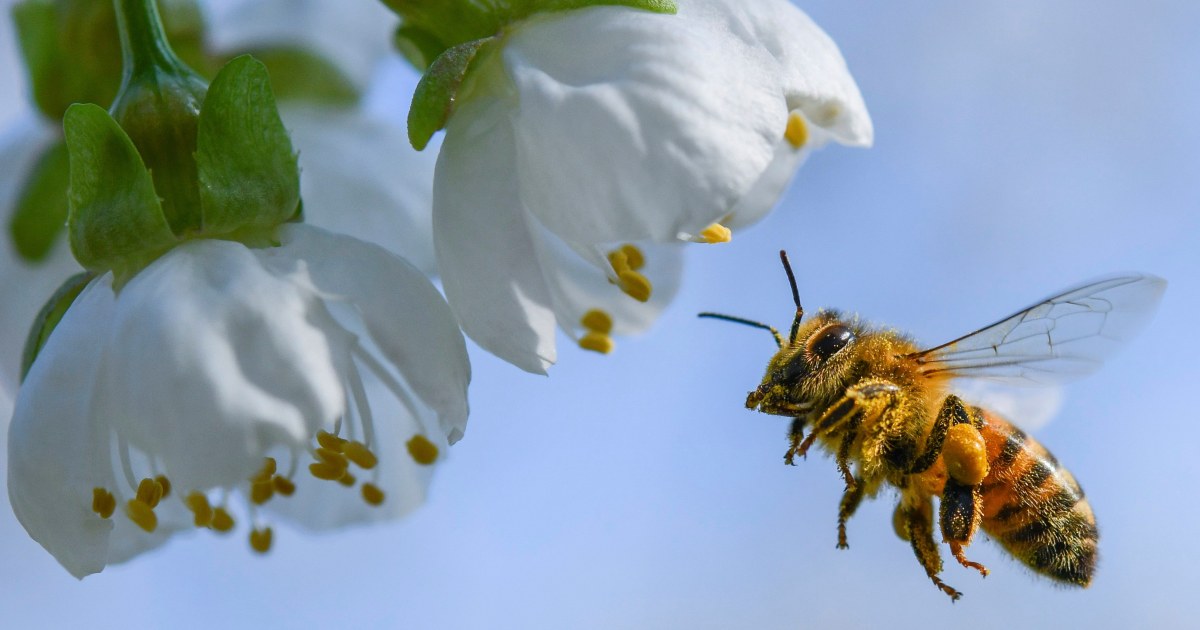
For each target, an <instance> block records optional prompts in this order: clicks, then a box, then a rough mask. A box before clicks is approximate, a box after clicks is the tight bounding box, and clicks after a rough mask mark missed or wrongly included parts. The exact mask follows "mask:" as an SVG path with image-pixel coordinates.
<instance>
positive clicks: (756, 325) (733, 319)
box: [698, 313, 783, 348]
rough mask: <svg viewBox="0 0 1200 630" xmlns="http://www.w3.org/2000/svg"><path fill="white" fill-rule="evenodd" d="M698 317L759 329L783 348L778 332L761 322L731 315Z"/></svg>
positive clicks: (702, 315) (712, 314)
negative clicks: (768, 333) (764, 331)
mask: <svg viewBox="0 0 1200 630" xmlns="http://www.w3.org/2000/svg"><path fill="white" fill-rule="evenodd" d="M698 317H707V318H709V319H720V320H724V321H727V322H733V323H735V324H743V325H746V326H750V327H752V328H761V329H763V330H766V331H769V332H770V333H771V335H772V336H774V337H775V343H776V345H778V346H779V347H780V348H782V347H783V337H780V336H779V331H778V330H775V327H774V326H770V325H767V324H764V323H762V322H756V321H754V320H750V319H742V318H741V317H734V316H732V315H722V314H720V313H700V314H699V315H698Z"/></svg>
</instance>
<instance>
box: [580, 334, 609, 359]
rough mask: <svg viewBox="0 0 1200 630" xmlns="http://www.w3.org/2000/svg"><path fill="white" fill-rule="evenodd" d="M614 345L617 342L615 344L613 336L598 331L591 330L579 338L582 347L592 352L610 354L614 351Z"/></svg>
mask: <svg viewBox="0 0 1200 630" xmlns="http://www.w3.org/2000/svg"><path fill="white" fill-rule="evenodd" d="M614 345H615V344H613V340H612V337H609V336H608V335H606V334H604V333H598V332H596V331H592V332H589V333H587V334H585V335H584V336H582V337H580V338H579V347H580V348H583V349H584V350H591V351H592V352H599V353H600V354H608V353H610V352H612V351H613V347H614Z"/></svg>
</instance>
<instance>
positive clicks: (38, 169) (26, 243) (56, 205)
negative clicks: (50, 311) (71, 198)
mask: <svg viewBox="0 0 1200 630" xmlns="http://www.w3.org/2000/svg"><path fill="white" fill-rule="evenodd" d="M68 169H69V163H68V160H67V145H66V143H64V142H63V141H62V140H59V141H57V142H55V143H54V144H52V145H50V146H49V147H47V148H46V150H45V151H44V152H43V153H42V155H41V156H40V157H39V158H38V160H37V162H36V163H35V164H34V166H33V170H31V171H30V172H29V174H28V175H27V176H26V178H25V182H24V184H23V185H22V186H21V191H20V193H19V194H18V195H17V203H16V207H15V208H14V209H13V214H12V217H11V218H10V219H9V224H8V229H9V233H10V235H11V236H12V240H13V245H15V246H16V250H17V254H18V255H20V256H21V258H23V259H24V260H26V261H28V262H39V261H42V260H45V258H46V255H47V254H49V253H50V249H51V248H52V247H53V246H54V243H55V241H57V240H58V235H59V234H60V233H62V231H63V228H64V227H66V225H67V181H68V177H69V175H70V171H69V170H68Z"/></svg>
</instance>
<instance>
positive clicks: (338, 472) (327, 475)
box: [308, 462, 346, 481]
mask: <svg viewBox="0 0 1200 630" xmlns="http://www.w3.org/2000/svg"><path fill="white" fill-rule="evenodd" d="M308 472H310V473H312V476H314V477H316V478H317V479H324V480H325V481H337V480H338V479H341V478H342V475H344V474H345V473H346V467H345V466H334V465H333V464H330V463H329V462H316V463H313V464H309V465H308Z"/></svg>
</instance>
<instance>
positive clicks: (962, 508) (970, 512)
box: [939, 477, 988, 577]
mask: <svg viewBox="0 0 1200 630" xmlns="http://www.w3.org/2000/svg"><path fill="white" fill-rule="evenodd" d="M939 512H940V514H939V516H940V518H939V525H940V526H941V530H942V537H943V539H945V541H946V543H947V544H948V545H950V553H952V554H954V559H955V560H957V561H958V563H959V564H961V565H963V566H964V567H966V568H968V569H975V570H976V571H979V574H980V575H982V576H983V577H987V575H988V569H987V567H985V566H983V565H982V564H979V563H978V562H972V561H970V560H967V556H966V554H965V553H963V549H964V548H965V547H966V546H967V545H970V544H971V538H972V537H973V536H974V535H975V531H976V529H977V528H978V527H979V523H980V521H981V520H982V519H983V500H982V498H981V494H980V492H979V486H968V485H966V484H962V483H959V482H958V481H955V480H954V478H953V477H952V478H950V479H947V480H946V485H945V487H944V488H943V489H942V501H941V506H940V509H939Z"/></svg>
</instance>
